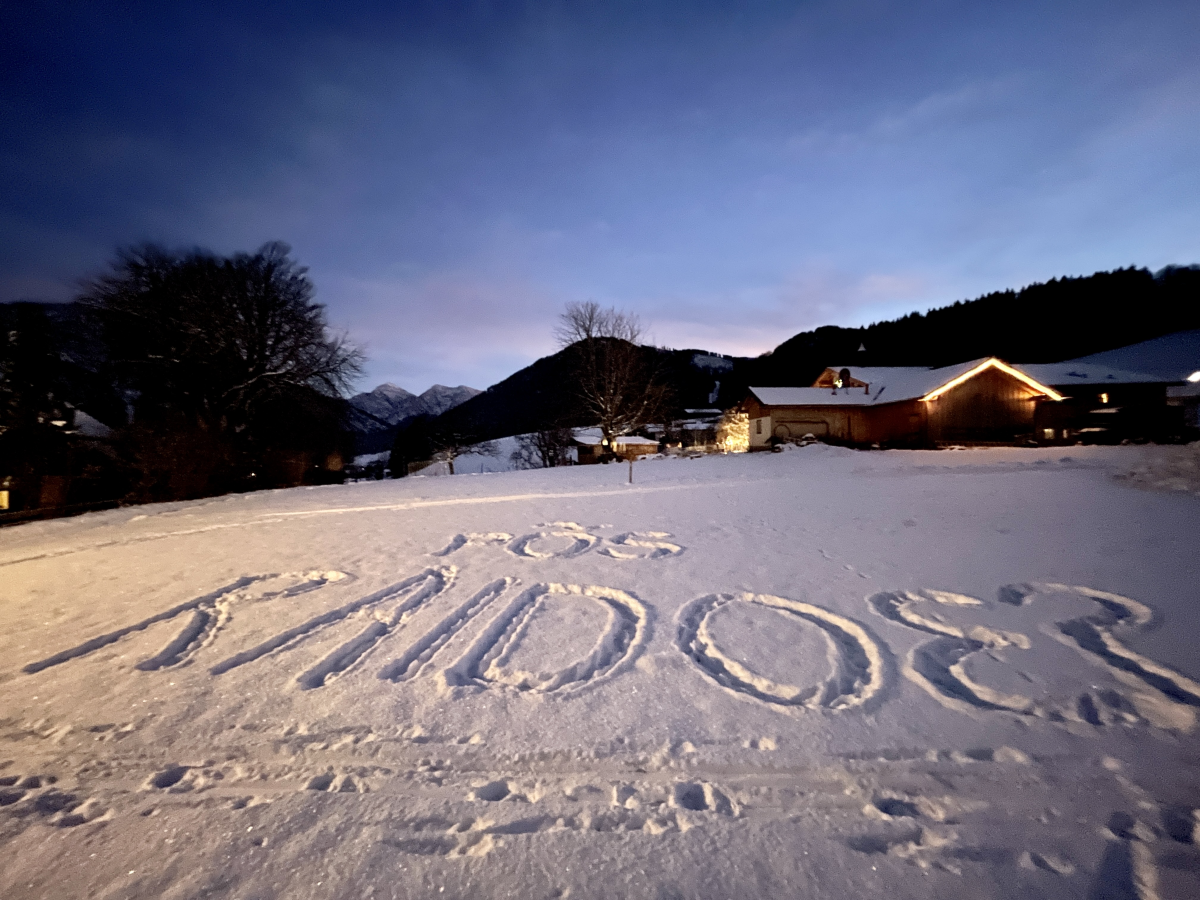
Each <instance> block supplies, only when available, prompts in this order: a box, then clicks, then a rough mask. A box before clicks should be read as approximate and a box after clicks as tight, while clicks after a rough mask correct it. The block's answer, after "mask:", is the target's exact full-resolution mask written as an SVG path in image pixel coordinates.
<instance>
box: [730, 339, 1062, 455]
mask: <svg viewBox="0 0 1200 900" xmlns="http://www.w3.org/2000/svg"><path fill="white" fill-rule="evenodd" d="M1063 399H1064V396H1063V395H1062V394H1061V393H1059V392H1058V391H1056V390H1055V389H1054V388H1053V387H1051V386H1049V385H1046V384H1043V383H1042V382H1040V381H1038V380H1037V379H1035V378H1033V377H1032V376H1030V375H1029V374H1027V373H1026V372H1024V371H1022V370H1020V369H1018V368H1016V367H1014V366H1011V365H1009V364H1007V363H1005V362H1003V361H1001V360H999V359H996V358H995V357H991V358H988V359H978V360H974V361H972V362H967V363H960V364H958V365H954V366H945V367H943V368H940V369H927V368H915V367H913V368H909V367H871V368H868V367H830V368H828V369H826V370H825V371H824V372H822V373H821V375H820V376H819V377H818V378H817V380H816V381H815V382H814V383H813V385H812V387H776V388H758V387H752V388H750V395H749V397H747V398H746V400H745V402H744V404H743V408H744V410H745V412H746V413H747V415H748V416H749V419H750V449H752V450H754V449H766V448H767V447H769V446H771V445H773V444H776V443H780V442H786V441H792V440H797V439H799V438H802V437H804V436H805V435H808V434H811V435H813V436H814V437H816V438H817V439H818V440H823V441H829V442H831V443H839V444H850V445H871V444H880V445H888V446H894V447H895V446H907V447H936V446H944V445H948V444H1011V443H1016V442H1019V441H1024V440H1030V439H1034V438H1036V437H1037V436H1038V434H1039V429H1040V428H1044V427H1057V423H1055V425H1054V426H1042V421H1043V420H1047V421H1048V420H1049V417H1050V412H1049V409H1044V407H1048V406H1049V407H1052V406H1054V405H1056V404H1058V403H1060V402H1061V401H1062V400H1063Z"/></svg>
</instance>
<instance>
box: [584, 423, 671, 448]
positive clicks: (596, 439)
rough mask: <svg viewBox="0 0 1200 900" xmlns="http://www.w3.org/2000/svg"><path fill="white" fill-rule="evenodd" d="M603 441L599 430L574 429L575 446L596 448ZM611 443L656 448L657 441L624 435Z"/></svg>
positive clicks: (639, 436)
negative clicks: (585, 445)
mask: <svg viewBox="0 0 1200 900" xmlns="http://www.w3.org/2000/svg"><path fill="white" fill-rule="evenodd" d="M603 440H604V435H603V434H601V432H600V429H599V428H576V429H575V442H576V443H577V444H587V445H588V446H591V447H598V446H600V444H601V443H602V442H603ZM613 443H614V444H615V445H617V446H618V447H648V446H650V445H654V446H655V447H657V446H658V441H656V440H654V439H653V438H647V437H642V436H641V435H640V434H624V435H621V436H620V437H615V438H613Z"/></svg>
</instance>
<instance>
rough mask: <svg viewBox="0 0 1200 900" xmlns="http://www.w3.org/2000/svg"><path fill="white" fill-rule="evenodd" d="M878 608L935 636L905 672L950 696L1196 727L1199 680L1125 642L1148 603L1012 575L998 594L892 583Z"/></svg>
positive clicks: (1107, 721)
mask: <svg viewBox="0 0 1200 900" xmlns="http://www.w3.org/2000/svg"><path fill="white" fill-rule="evenodd" d="M868 603H869V605H870V607H871V609H872V610H873V611H874V612H875V613H877V614H878V615H880V616H882V617H884V618H885V619H888V620H889V621H891V622H894V623H895V624H897V625H902V626H904V627H905V628H908V629H911V630H914V631H918V632H922V633H924V634H928V635H931V636H932V638H931V639H930V640H927V641H924V642H923V643H921V644H918V645H917V646H915V647H913V648H912V649H911V650H910V651H909V653H908V654H907V656H906V658H905V661H904V664H903V666H902V669H903V672H904V675H905V677H906V678H908V679H909V680H910V681H912V682H913V683H915V684H917V685H918V686H920V687H921V688H922V689H924V690H925V691H926V692H927V693H929V695H930V696H932V697H934V698H935V699H936V700H938V701H939V702H940V703H942V704H943V705H945V706H947V707H949V708H951V709H956V710H959V711H963V712H975V711H978V710H991V711H1002V712H1008V713H1015V714H1017V715H1021V716H1031V717H1037V718H1041V719H1046V720H1049V721H1052V722H1059V723H1084V724H1088V725H1093V726H1104V725H1117V724H1121V725H1137V724H1148V725H1153V726H1156V727H1160V728H1166V729H1173V730H1182V731H1187V730H1190V729H1191V728H1193V727H1194V726H1195V723H1196V712H1197V708H1198V707H1200V685H1198V684H1196V682H1194V681H1192V680H1191V679H1189V678H1187V677H1186V676H1184V675H1182V674H1181V673H1179V672H1175V671H1174V670H1172V669H1170V668H1168V667H1166V666H1163V665H1162V664H1160V663H1157V662H1155V661H1154V660H1151V659H1148V658H1146V657H1144V656H1141V655H1140V654H1138V653H1135V652H1134V651H1133V650H1130V649H1129V648H1128V647H1126V646H1125V645H1124V644H1123V643H1122V641H1121V637H1122V636H1128V635H1130V634H1133V633H1135V632H1136V631H1138V630H1139V629H1141V628H1144V627H1146V626H1147V625H1148V624H1150V622H1151V620H1152V618H1153V614H1152V613H1151V610H1150V608H1149V607H1147V606H1145V605H1144V604H1141V603H1138V602H1137V601H1135V600H1131V599H1129V598H1128V597H1122V596H1120V595H1118V594H1113V593H1109V592H1107V591H1099V590H1096V589H1093V588H1087V587H1079V586H1074V585H1064V584H1014V585H1006V586H1005V587H1002V588H1001V589H1000V591H999V595H998V601H997V602H996V603H985V602H984V601H983V600H980V599H978V598H975V597H969V596H966V595H964V594H955V593H950V592H946V591H934V590H919V591H890V592H883V593H879V594H875V595H874V596H872V597H870V598H869V599H868Z"/></svg>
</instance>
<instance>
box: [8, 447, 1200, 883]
mask: <svg viewBox="0 0 1200 900" xmlns="http://www.w3.org/2000/svg"><path fill="white" fill-rule="evenodd" d="M1149 452H1150V451H1147V450H1145V449H1143V448H1137V447H1120V448H1069V449H1067V450H1064V449H1061V448H1059V449H1053V450H1006V449H997V450H987V451H970V452H962V453H952V452H942V453H932V452H883V453H880V452H876V453H854V452H851V451H847V450H837V449H832V448H827V447H820V446H817V447H809V448H806V449H803V450H795V451H792V452H788V453H782V454H762V455H754V456H729V457H713V458H704V459H698V460H686V459H678V460H655V461H647V462H643V463H638V464H637V466H636V468H635V472H634V479H635V483H634V484H632V485H629V484H627V483H626V481H627V478H628V470H627V467H625V466H623V465H622V466H590V467H577V468H566V469H551V470H544V471H529V472H509V473H503V474H496V475H480V476H477V477H454V478H448V477H447V478H409V479H404V480H401V481H385V482H364V483H360V484H354V485H347V486H342V487H321V488H309V489H296V490H288V491H277V492H263V493H259V494H252V495H242V496H233V497H226V498H218V499H214V500H207V501H200V502H194V503H183V504H168V505H161V506H153V507H142V508H131V509H123V510H116V511H111V512H104V513H97V514H92V515H88V516H84V517H80V518H77V519H71V520H60V521H54V522H44V523H34V524H28V525H23V526H20V527H18V528H12V529H5V530H3V531H0V584H2V585H3V601H2V604H0V861H2V862H0V896H3V897H5V898H8V900H16V898H22V897H55V898H59V897H112V898H116V897H121V898H126V897H129V898H159V897H163V898H199V897H238V898H289V900H291V898H304V897H330V898H343V897H347V898H350V897H353V898H362V897H371V898H388V897H448V898H457V897H463V898H466V897H480V898H488V897H516V898H551V897H558V898H562V897H571V898H584V897H596V898H601V897H603V898H613V897H650V898H668V897H681V898H682V897H702V898H708V897H713V898H759V897H761V898H779V897H805V898H810V897H816V898H821V897H827V898H858V897H883V896H887V897H947V898H951V897H953V898H961V897H1020V898H1029V897H1085V898H1099V897H1134V896H1140V897H1151V896H1158V897H1172V896H1175V897H1195V896H1200V833H1197V818H1196V817H1197V815H1198V814H1197V812H1196V810H1197V809H1200V739H1198V734H1200V730H1198V729H1197V728H1196V719H1197V714H1198V713H1200V684H1197V682H1198V681H1200V649H1197V648H1198V646H1200V644H1198V642H1197V635H1198V634H1200V605H1198V604H1197V592H1198V585H1200V552H1198V550H1200V540H1198V539H1197V536H1198V535H1200V497H1197V496H1196V494H1195V493H1193V492H1191V491H1188V490H1182V489H1181V490H1174V491H1170V490H1158V491H1154V490H1143V489H1141V488H1140V487H1139V486H1138V485H1139V484H1142V483H1154V482H1153V479H1147V478H1146V477H1142V476H1140V475H1139V476H1138V477H1130V476H1129V473H1131V472H1143V471H1144V470H1145V460H1146V459H1147V453H1149ZM1121 475H1124V476H1125V477H1124V478H1120V477H1117V476H1121ZM1171 477H1172V478H1175V477H1177V476H1175V475H1172V476H1171ZM1168 486H1175V487H1178V486H1179V485H1168ZM1183 486H1184V487H1186V486H1187V484H1186V483H1184V485H1183Z"/></svg>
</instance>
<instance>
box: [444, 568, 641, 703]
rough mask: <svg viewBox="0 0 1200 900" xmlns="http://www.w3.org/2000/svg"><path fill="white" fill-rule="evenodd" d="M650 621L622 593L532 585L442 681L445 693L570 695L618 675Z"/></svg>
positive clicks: (633, 654) (634, 654)
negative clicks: (488, 690)
mask: <svg viewBox="0 0 1200 900" xmlns="http://www.w3.org/2000/svg"><path fill="white" fill-rule="evenodd" d="M648 620H649V617H648V613H647V610H646V607H645V606H644V605H643V604H642V602H641V601H640V600H638V599H637V598H636V597H635V596H633V595H632V594H630V593H628V592H626V591H619V590H616V589H614V588H608V587H598V586H594V585H592V586H580V585H574V584H537V585H534V586H532V587H530V588H527V589H526V590H524V591H522V592H521V593H520V594H518V595H517V596H516V597H515V598H513V599H512V600H511V601H510V602H509V603H508V605H507V606H506V607H505V608H504V609H503V610H502V611H501V612H500V613H499V614H498V615H497V616H496V617H495V618H494V619H493V620H492V621H491V622H490V623H489V625H488V626H487V628H486V629H485V630H484V631H483V633H482V634H480V635H479V637H478V638H477V639H476V640H475V641H474V642H473V643H472V644H471V646H470V647H469V648H468V649H467V650H466V652H465V653H463V655H462V656H461V657H460V658H459V659H458V660H457V661H456V662H455V663H454V664H453V665H451V666H450V667H449V668H448V669H446V670H445V671H444V672H443V673H442V676H441V677H442V679H443V683H444V685H445V687H447V688H457V687H467V686H477V687H489V686H502V687H508V688H512V689H515V690H517V691H534V692H537V693H549V692H552V691H561V690H571V689H574V688H578V687H580V686H582V685H583V684H585V683H595V682H597V681H600V680H602V679H605V678H608V677H610V676H612V675H614V674H616V673H618V672H620V671H623V670H624V668H625V667H626V666H627V665H628V664H629V663H631V662H632V661H633V660H634V659H635V658H636V657H637V654H638V653H639V652H640V650H641V648H642V646H643V645H644V643H645V641H646V637H647V633H648V632H647V624H648Z"/></svg>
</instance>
